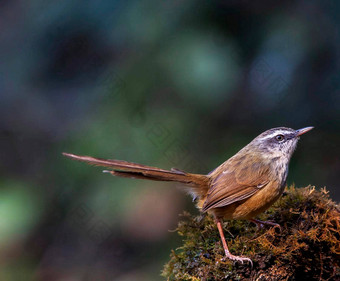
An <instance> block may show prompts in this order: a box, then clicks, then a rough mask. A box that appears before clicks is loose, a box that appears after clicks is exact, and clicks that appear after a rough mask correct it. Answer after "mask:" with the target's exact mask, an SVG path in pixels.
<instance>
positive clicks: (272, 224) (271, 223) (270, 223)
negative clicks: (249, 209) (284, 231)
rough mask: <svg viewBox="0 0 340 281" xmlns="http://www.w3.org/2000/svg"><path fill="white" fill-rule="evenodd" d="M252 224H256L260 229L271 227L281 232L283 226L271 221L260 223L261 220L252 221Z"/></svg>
mask: <svg viewBox="0 0 340 281" xmlns="http://www.w3.org/2000/svg"><path fill="white" fill-rule="evenodd" d="M250 221H251V222H253V223H255V224H256V225H257V227H258V228H259V229H261V228H263V227H264V226H265V225H270V226H273V227H278V228H279V229H280V230H281V226H280V225H279V224H278V223H275V222H271V221H260V220H255V219H251V220H250Z"/></svg>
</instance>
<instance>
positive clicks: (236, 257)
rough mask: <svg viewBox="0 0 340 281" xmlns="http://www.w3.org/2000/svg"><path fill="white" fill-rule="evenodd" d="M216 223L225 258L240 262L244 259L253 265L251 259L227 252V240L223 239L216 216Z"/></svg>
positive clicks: (219, 222)
mask: <svg viewBox="0 0 340 281" xmlns="http://www.w3.org/2000/svg"><path fill="white" fill-rule="evenodd" d="M216 224H217V228H218V231H219V233H220V236H221V240H222V245H223V248H224V252H225V256H226V258H228V259H231V260H235V261H240V262H241V263H243V262H244V261H248V262H249V263H250V264H251V266H253V262H252V260H251V259H249V258H242V257H238V256H234V255H232V254H231V253H230V252H229V249H228V245H227V242H226V241H225V237H224V233H223V227H222V223H221V220H220V219H218V218H216Z"/></svg>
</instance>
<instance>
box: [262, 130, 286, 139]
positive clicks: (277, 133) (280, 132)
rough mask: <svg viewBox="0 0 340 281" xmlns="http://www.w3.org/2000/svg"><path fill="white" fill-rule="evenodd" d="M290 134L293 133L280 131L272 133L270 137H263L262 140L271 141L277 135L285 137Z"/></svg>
mask: <svg viewBox="0 0 340 281" xmlns="http://www.w3.org/2000/svg"><path fill="white" fill-rule="evenodd" d="M289 133H292V132H291V131H285V130H278V131H275V132H273V133H271V134H270V135H267V136H265V137H262V139H270V138H273V137H275V136H277V135H284V134H289Z"/></svg>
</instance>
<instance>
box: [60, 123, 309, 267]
mask: <svg viewBox="0 0 340 281" xmlns="http://www.w3.org/2000/svg"><path fill="white" fill-rule="evenodd" d="M313 128H314V127H305V128H302V129H299V130H294V129H291V128H287V127H277V128H273V129H269V130H267V131H265V132H263V133H261V134H260V135H259V136H257V137H256V138H254V139H253V140H252V141H251V142H250V143H249V144H247V145H246V146H245V147H243V148H242V149H241V150H240V151H239V152H237V153H236V154H235V155H234V156H232V157H230V158H229V159H228V160H226V161H225V162H224V163H222V164H221V165H220V166H218V167H217V168H215V169H214V170H212V171H211V172H210V173H208V174H195V173H188V172H185V171H183V170H180V169H176V168H171V169H170V170H164V169H160V168H157V167H152V166H146V165H142V164H137V163H133V162H127V161H122V160H111V159H102V158H94V157H91V156H79V155H75V154H71V153H65V152H63V155H64V156H66V157H69V158H71V159H73V160H78V161H82V162H86V163H88V164H91V165H95V166H104V167H106V168H109V169H110V170H104V171H103V172H106V173H110V174H111V175H113V176H118V177H124V178H135V179H145V180H154V181H173V182H179V183H182V184H184V185H185V186H187V188H188V189H189V192H190V193H191V194H192V195H193V196H194V198H195V199H196V200H195V201H196V202H197V203H196V206H197V208H198V209H199V210H200V211H201V212H202V213H208V214H210V215H212V216H213V218H214V220H215V222H216V225H217V229H218V231H219V235H220V238H221V241H222V246H223V249H224V254H225V255H224V256H225V257H226V258H227V259H230V260H233V261H237V262H241V263H243V262H249V263H250V264H251V265H252V260H251V259H250V258H248V257H242V256H237V255H233V254H231V253H230V251H229V248H228V245H227V242H226V239H225V236H224V232H223V225H222V222H223V220H249V221H251V222H254V223H256V224H257V225H258V226H263V225H265V224H267V225H271V226H279V225H278V224H276V223H274V222H269V221H260V220H257V219H256V216H257V215H259V214H261V213H262V212H264V211H265V210H266V209H268V208H269V207H270V206H271V205H272V204H273V203H274V202H275V201H277V200H278V199H279V197H280V196H281V194H282V193H283V191H284V188H285V185H286V180H287V175H288V165H289V161H290V159H291V157H292V155H293V152H294V150H295V148H296V146H297V143H298V141H299V139H300V136H301V135H303V134H305V133H307V132H308V131H310V130H312V129H313Z"/></svg>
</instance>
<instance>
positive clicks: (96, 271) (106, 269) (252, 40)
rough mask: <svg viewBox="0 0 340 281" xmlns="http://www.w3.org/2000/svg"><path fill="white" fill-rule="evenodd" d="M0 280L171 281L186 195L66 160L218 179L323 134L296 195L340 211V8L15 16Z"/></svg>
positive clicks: (2, 20)
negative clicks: (246, 154)
mask: <svg viewBox="0 0 340 281" xmlns="http://www.w3.org/2000/svg"><path fill="white" fill-rule="evenodd" d="M1 6H2V7H1V9H0V30H1V32H0V46H1V52H0V55H1V64H0V74H1V75H0V141H1V145H0V152H1V162H0V167H1V174H0V280H52V281H53V280H101V281H106V280H119V281H129V280H136V281H144V280H162V278H161V277H160V276H159V274H160V270H161V269H162V265H163V264H164V262H165V261H166V260H167V259H168V255H169V253H170V249H172V248H176V247H178V246H179V245H180V238H179V237H178V236H177V234H175V233H171V232H169V230H171V229H175V228H176V224H177V222H178V221H179V220H180V217H179V216H178V214H179V213H181V212H182V211H183V210H189V211H192V212H197V211H195V209H194V206H193V204H192V203H191V198H190V197H189V196H186V195H185V194H184V193H183V192H182V191H181V190H180V188H178V187H177V186H176V184H171V183H160V182H147V181H137V180H130V179H119V178H114V177H111V176H110V175H107V174H102V173H101V170H102V169H101V168H94V167H89V166H87V165H85V164H82V163H76V162H74V161H71V160H69V159H66V158H65V157H63V156H62V155H61V152H63V151H66V152H71V153H76V154H80V155H92V156H97V157H102V158H116V159H124V160H128V161H134V162H139V163H143V164H148V165H152V166H159V167H162V168H171V167H177V168H180V169H184V170H188V171H191V172H196V173H198V172H202V173H208V172H209V171H210V170H212V169H213V168H215V167H216V166H217V165H219V164H221V163H222V162H223V161H225V160H226V159H227V158H228V157H230V156H232V155H233V154H234V153H236V152H237V151H238V150H239V149H240V148H242V147H243V146H244V145H246V144H247V143H248V142H249V141H251V140H252V139H253V138H254V137H256V136H257V135H258V134H260V133H261V132H262V131H265V130H267V129H269V128H272V127H277V126H288V127H292V128H295V129H298V128H301V127H305V126H311V125H312V126H315V129H314V130H313V131H311V132H310V133H308V134H307V135H306V136H303V137H302V139H301V141H300V144H299V146H298V149H297V151H296V152H295V155H294V156H293V159H292V161H291V165H290V173H289V176H288V183H289V184H291V183H295V184H296V185H297V186H306V185H308V184H313V185H316V186H317V187H318V188H321V187H323V186H327V188H328V189H329V190H330V192H331V196H332V197H333V198H334V199H335V200H337V201H339V199H340V190H339V141H340V126H339V112H340V93H339V84H340V80H339V74H340V68H339V62H340V56H339V40H340V37H339V34H340V33H339V12H340V2H339V1H298V0H292V1H222V0H220V1H190V0H188V1H152V0H150V1H144V0H143V1H109V0H101V1H94V0H92V1H90V0H87V1H76V0H67V1H66V0H59V1H55V0H54V1H53V0H52V1H42V0H39V1H38V0H32V1H27V2H24V1H18V0H12V1H2V3H1Z"/></svg>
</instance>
